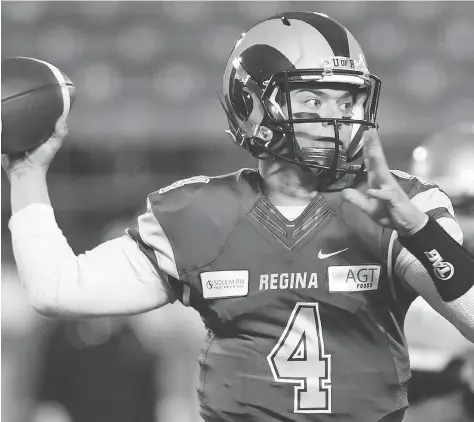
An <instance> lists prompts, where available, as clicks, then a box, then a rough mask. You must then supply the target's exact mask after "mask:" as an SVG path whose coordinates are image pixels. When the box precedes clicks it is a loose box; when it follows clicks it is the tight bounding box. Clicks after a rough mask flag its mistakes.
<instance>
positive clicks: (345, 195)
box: [342, 188, 374, 214]
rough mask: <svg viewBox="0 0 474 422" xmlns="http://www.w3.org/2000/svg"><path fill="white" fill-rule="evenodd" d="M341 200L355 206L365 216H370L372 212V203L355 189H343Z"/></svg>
mask: <svg viewBox="0 0 474 422" xmlns="http://www.w3.org/2000/svg"><path fill="white" fill-rule="evenodd" d="M342 199H344V201H346V202H349V203H350V204H352V205H355V206H356V207H358V208H360V209H361V210H362V211H364V212H365V213H367V214H371V213H372V212H373V211H374V205H373V203H372V201H370V199H369V198H367V197H366V196H365V195H364V194H363V193H361V192H359V191H358V190H356V189H351V188H347V189H344V190H343V191H342Z"/></svg>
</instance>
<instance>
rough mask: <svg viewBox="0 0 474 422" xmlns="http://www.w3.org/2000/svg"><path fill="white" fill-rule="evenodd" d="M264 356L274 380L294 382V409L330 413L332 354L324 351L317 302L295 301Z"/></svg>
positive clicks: (295, 410) (302, 411)
mask: <svg viewBox="0 0 474 422" xmlns="http://www.w3.org/2000/svg"><path fill="white" fill-rule="evenodd" d="M267 360H268V363H269V364H270V368H271V370H272V373H273V378H274V379H275V381H276V382H284V383H290V384H296V385H295V389H294V412H295V413H331V385H330V383H331V356H330V355H326V354H325V353H324V341H323V332H322V327H321V318H320V316H319V305H318V304H317V303H297V304H296V305H295V307H294V309H293V312H292V313H291V316H290V319H289V321H288V323H287V324H286V327H285V330H284V331H283V334H282V335H281V337H280V339H279V340H278V343H277V344H276V345H275V347H274V348H273V350H272V351H271V352H270V354H269V355H268V356H267Z"/></svg>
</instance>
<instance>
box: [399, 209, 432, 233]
mask: <svg viewBox="0 0 474 422" xmlns="http://www.w3.org/2000/svg"><path fill="white" fill-rule="evenodd" d="M416 220H417V221H416V222H415V223H414V224H413V225H412V227H410V228H407V229H404V230H400V231H399V233H398V234H399V235H400V236H405V237H406V236H413V235H415V234H416V233H418V232H419V231H420V230H422V229H423V227H425V226H426V224H427V223H428V221H429V217H428V214H425V213H424V212H423V213H422V212H420V214H419V215H418V216H417V219H416Z"/></svg>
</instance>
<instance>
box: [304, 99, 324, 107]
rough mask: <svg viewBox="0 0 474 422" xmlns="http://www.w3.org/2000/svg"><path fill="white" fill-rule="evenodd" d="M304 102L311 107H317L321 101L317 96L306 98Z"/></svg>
mask: <svg viewBox="0 0 474 422" xmlns="http://www.w3.org/2000/svg"><path fill="white" fill-rule="evenodd" d="M304 103H305V105H306V106H308V107H311V108H318V107H320V106H321V101H320V100H319V99H318V98H308V99H307V100H305V101H304Z"/></svg>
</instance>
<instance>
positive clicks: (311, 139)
mask: <svg viewBox="0 0 474 422" xmlns="http://www.w3.org/2000/svg"><path fill="white" fill-rule="evenodd" d="M295 136H296V139H297V141H298V144H299V145H300V146H301V147H303V148H324V149H335V147H336V143H338V144H339V148H340V149H341V150H344V144H343V143H342V142H341V141H340V140H339V141H337V140H336V138H333V137H329V136H309V135H308V134H307V133H304V134H303V133H298V132H295Z"/></svg>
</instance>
